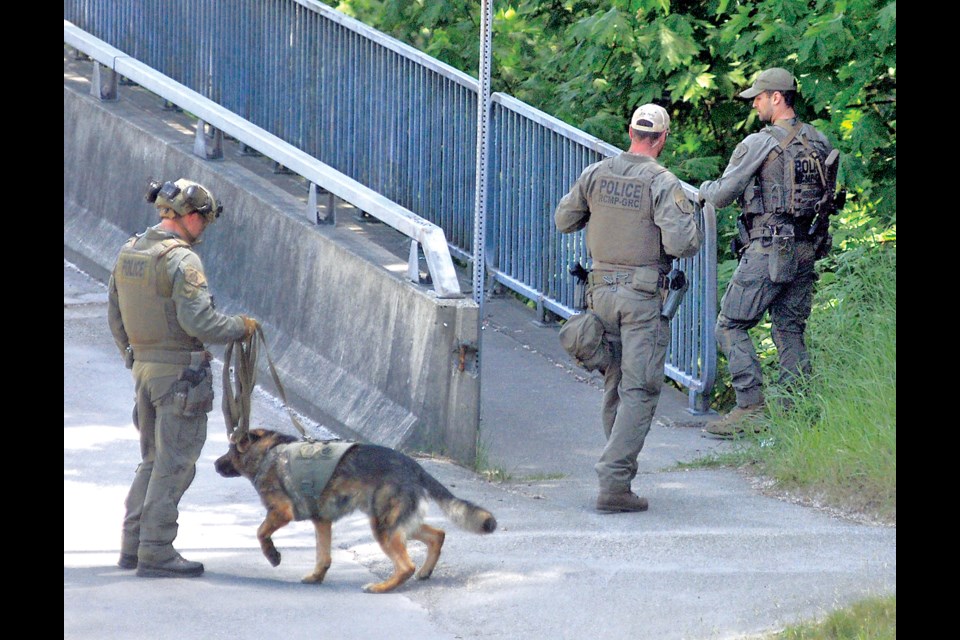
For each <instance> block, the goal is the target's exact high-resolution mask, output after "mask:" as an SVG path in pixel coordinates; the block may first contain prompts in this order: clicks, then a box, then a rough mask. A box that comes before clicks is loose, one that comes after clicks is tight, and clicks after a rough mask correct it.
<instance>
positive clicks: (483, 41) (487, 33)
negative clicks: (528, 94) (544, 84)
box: [473, 0, 493, 449]
mask: <svg viewBox="0 0 960 640" xmlns="http://www.w3.org/2000/svg"><path fill="white" fill-rule="evenodd" d="M492 33H493V0H481V2H480V73H479V76H478V78H479V87H478V88H479V91H478V94H477V188H476V191H477V193H476V198H475V200H474V216H473V299H474V301H475V302H476V303H477V345H476V351H475V352H474V354H473V357H474V367H473V370H474V372H476V376H477V426H478V429H477V443H476V444H477V448H478V449H479V447H480V429H479V426H480V418H481V416H480V413H481V409H480V407H481V405H482V404H483V403H482V401H481V399H482V397H483V395H482V394H481V385H482V380H483V377H482V375H481V353H482V351H483V349H482V345H483V299H484V296H485V294H486V291H485V286H484V285H485V284H486V273H485V272H486V263H485V260H484V245H485V244H486V223H487V132H488V131H487V130H488V127H489V124H490V60H491V57H492V54H491V52H492V48H493V36H492Z"/></svg>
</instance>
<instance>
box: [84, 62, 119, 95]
mask: <svg viewBox="0 0 960 640" xmlns="http://www.w3.org/2000/svg"><path fill="white" fill-rule="evenodd" d="M101 69H103V71H101ZM90 94H91V95H92V96H94V97H95V98H98V99H100V100H103V101H104V102H112V101H114V100H116V99H117V72H116V71H114V70H113V69H110V68H108V67H105V66H103V65H102V64H100V63H99V62H97V61H96V60H94V61H93V78H92V79H91V80H90Z"/></svg>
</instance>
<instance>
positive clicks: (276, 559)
mask: <svg viewBox="0 0 960 640" xmlns="http://www.w3.org/2000/svg"><path fill="white" fill-rule="evenodd" d="M263 555H265V556H266V557H267V560H268V561H269V562H270V565H271V566H274V567H276V566H278V565H279V564H280V552H279V551H277V550H276V549H272V550H270V551H266V552H264V554H263Z"/></svg>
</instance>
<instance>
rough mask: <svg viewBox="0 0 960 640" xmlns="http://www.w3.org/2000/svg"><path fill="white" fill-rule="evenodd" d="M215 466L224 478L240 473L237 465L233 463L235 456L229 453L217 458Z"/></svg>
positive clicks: (234, 476)
mask: <svg viewBox="0 0 960 640" xmlns="http://www.w3.org/2000/svg"><path fill="white" fill-rule="evenodd" d="M213 466H214V468H215V469H216V470H217V473H219V474H220V475H222V476H223V477H224V478H236V477H238V476H239V475H240V472H239V471H237V467H236V466H235V465H234V464H233V456H232V455H231V454H229V453H228V454H226V455H223V456H220V457H219V458H217V461H216V462H215V463H213Z"/></svg>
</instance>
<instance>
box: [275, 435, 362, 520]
mask: <svg viewBox="0 0 960 640" xmlns="http://www.w3.org/2000/svg"><path fill="white" fill-rule="evenodd" d="M355 445H356V443H355V442H342V441H324V442H294V443H291V444H286V445H281V446H277V447H274V449H273V450H272V451H271V453H275V454H276V456H277V458H276V465H277V471H278V472H279V475H280V483H281V484H282V485H283V488H284V490H285V491H286V493H287V495H288V496H289V497H290V500H291V502H292V503H293V517H294V520H307V519H309V518H315V517H320V518H327V519H332V517H333V512H331V513H325V512H324V510H323V509H322V506H321V505H320V502H319V498H320V494H321V493H323V490H324V488H326V486H327V483H328V482H330V478H331V477H332V476H333V472H334V471H335V470H336V468H337V464H339V462H340V458H342V457H343V454H345V453H346V452H347V451H349V450H350V449H352V448H353V447H354V446H355ZM332 507H333V508H334V509H337V508H339V505H332Z"/></svg>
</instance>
